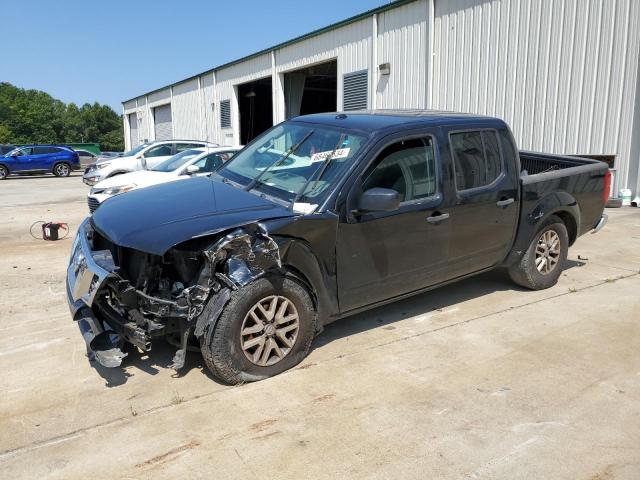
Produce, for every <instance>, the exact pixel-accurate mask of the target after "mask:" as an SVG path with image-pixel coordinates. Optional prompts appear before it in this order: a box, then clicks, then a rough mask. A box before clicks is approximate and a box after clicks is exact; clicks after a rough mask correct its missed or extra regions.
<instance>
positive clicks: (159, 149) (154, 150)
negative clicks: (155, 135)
mask: <svg viewBox="0 0 640 480" xmlns="http://www.w3.org/2000/svg"><path fill="white" fill-rule="evenodd" d="M173 151H174V149H173V144H171V143H163V144H160V145H156V146H154V147H151V148H150V149H149V150H147V151H146V152H145V154H144V158H145V161H146V164H147V166H146V168H147V169H150V168H153V167H155V166H156V165H158V164H159V163H160V162H162V161H164V160H166V159H167V158H169V157H170V156H171V155H173Z"/></svg>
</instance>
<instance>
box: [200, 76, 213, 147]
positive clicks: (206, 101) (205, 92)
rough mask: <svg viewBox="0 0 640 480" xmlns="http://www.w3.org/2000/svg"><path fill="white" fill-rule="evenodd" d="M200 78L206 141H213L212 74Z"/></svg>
mask: <svg viewBox="0 0 640 480" xmlns="http://www.w3.org/2000/svg"><path fill="white" fill-rule="evenodd" d="M200 78H201V87H202V101H203V105H202V112H203V117H204V129H205V138H204V140H206V141H215V140H214V139H215V138H216V137H215V128H216V127H215V125H216V124H215V116H216V112H215V96H214V91H213V74H212V73H210V74H208V75H204V76H202V77H200Z"/></svg>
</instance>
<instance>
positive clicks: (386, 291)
mask: <svg viewBox="0 0 640 480" xmlns="http://www.w3.org/2000/svg"><path fill="white" fill-rule="evenodd" d="M374 151H375V153H373V154H370V157H371V158H370V159H369V160H365V162H364V163H365V164H367V165H368V166H367V167H366V168H365V169H364V170H363V171H362V172H361V173H359V174H358V178H357V179H356V181H355V182H354V184H353V185H352V186H351V187H350V188H351V190H350V191H349V193H348V197H347V200H346V205H345V212H344V213H345V214H346V215H344V216H343V218H342V219H341V221H340V223H339V225H338V232H337V247H336V251H337V277H338V297H339V303H340V310H341V312H343V313H344V312H347V311H350V310H354V309H357V308H359V307H363V306H367V305H371V304H374V303H377V302H381V301H384V300H388V299H391V298H393V297H396V296H399V295H403V294H406V293H410V292H412V291H416V290H420V289H422V288H425V287H427V286H429V285H433V284H436V283H439V282H440V281H442V279H443V278H444V276H445V275H446V265H447V250H448V245H449V237H450V231H451V230H450V221H449V218H448V217H449V209H448V208H447V207H446V206H445V204H444V201H443V198H444V197H443V194H442V190H441V182H440V172H441V164H440V159H439V154H438V150H437V147H436V136H435V135H433V134H431V133H428V132H425V133H422V134H419V135H412V136H411V137H405V138H403V137H402V136H395V137H392V138H391V139H388V140H386V141H385V142H384V143H383V144H382V145H381V146H380V147H379V148H377V149H374ZM372 188H385V189H392V190H395V191H396V192H398V193H399V195H400V206H399V208H398V209H397V210H395V211H378V212H376V211H369V212H366V211H359V210H358V202H359V199H360V198H361V197H362V194H363V193H364V192H365V191H367V190H369V189H372Z"/></svg>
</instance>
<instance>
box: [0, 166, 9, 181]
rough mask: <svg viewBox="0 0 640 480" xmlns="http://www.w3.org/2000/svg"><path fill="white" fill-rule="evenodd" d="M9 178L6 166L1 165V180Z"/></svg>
mask: <svg viewBox="0 0 640 480" xmlns="http://www.w3.org/2000/svg"><path fill="white" fill-rule="evenodd" d="M8 176H9V170H8V169H7V167H5V166H4V165H0V180H5V179H6V178H7V177H8Z"/></svg>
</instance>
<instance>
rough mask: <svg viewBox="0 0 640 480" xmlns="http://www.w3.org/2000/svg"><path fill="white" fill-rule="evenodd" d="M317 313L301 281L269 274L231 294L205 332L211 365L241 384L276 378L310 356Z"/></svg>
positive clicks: (221, 376) (217, 372)
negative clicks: (213, 322) (212, 324)
mask: <svg viewBox="0 0 640 480" xmlns="http://www.w3.org/2000/svg"><path fill="white" fill-rule="evenodd" d="M315 327H316V312H315V308H314V306H313V302H312V301H311V297H310V296H309V293H308V292H307V291H306V289H305V288H304V287H303V286H302V285H300V284H299V283H298V282H296V281H294V280H292V279H289V278H284V277H274V276H272V277H263V278H260V279H258V280H256V281H255V282H252V283H250V284H248V285H246V286H245V287H242V288H239V289H238V290H236V291H234V292H233V293H232V294H231V297H230V299H229V302H228V303H227V305H226V306H225V308H224V310H223V311H222V313H221V315H220V317H219V318H218V321H217V322H216V324H215V325H214V326H211V327H209V328H208V330H207V331H206V333H205V335H203V336H202V338H201V342H200V348H201V351H202V355H203V357H204V360H205V364H206V365H207V368H208V369H209V370H210V371H211V373H213V374H214V375H215V376H216V377H217V378H219V379H220V380H222V381H224V382H226V383H230V384H237V383H243V382H253V381H256V380H262V379H264V378H268V377H272V376H274V375H277V374H279V373H282V372H284V371H285V370H288V369H289V368H291V367H293V366H295V365H297V364H298V363H300V361H302V359H304V357H306V355H307V353H308V352H309V348H310V347H311V342H312V340H313V337H314V334H315Z"/></svg>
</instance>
